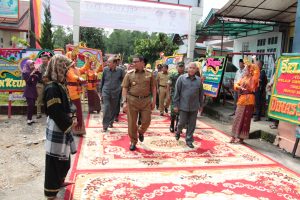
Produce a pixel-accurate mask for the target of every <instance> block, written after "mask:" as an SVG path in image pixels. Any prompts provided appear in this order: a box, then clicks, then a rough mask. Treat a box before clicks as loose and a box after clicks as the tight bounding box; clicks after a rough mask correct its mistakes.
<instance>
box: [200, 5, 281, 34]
mask: <svg viewBox="0 0 300 200" xmlns="http://www.w3.org/2000/svg"><path fill="white" fill-rule="evenodd" d="M216 12H217V10H216V9H212V10H211V11H210V13H209V14H208V16H207V18H206V19H205V21H204V23H203V26H202V27H201V28H200V29H198V30H197V35H209V36H222V35H223V36H231V37H232V38H241V37H247V36H251V35H257V34H261V33H267V32H271V31H274V26H277V24H276V23H275V22H267V21H258V20H249V19H240V18H230V17H222V16H218V15H217V14H216Z"/></svg>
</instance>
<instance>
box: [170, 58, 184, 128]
mask: <svg viewBox="0 0 300 200" xmlns="http://www.w3.org/2000/svg"><path fill="white" fill-rule="evenodd" d="M183 73H184V63H183V62H180V63H178V64H177V72H174V73H171V74H170V75H169V80H168V84H167V91H168V98H169V99H170V100H169V101H170V102H171V124H170V131H171V132H172V133H174V131H177V124H178V113H175V112H174V95H175V85H176V81H177V79H178V78H179V76H181V75H182V74H183ZM175 121H176V124H175ZM174 126H175V127H174Z"/></svg>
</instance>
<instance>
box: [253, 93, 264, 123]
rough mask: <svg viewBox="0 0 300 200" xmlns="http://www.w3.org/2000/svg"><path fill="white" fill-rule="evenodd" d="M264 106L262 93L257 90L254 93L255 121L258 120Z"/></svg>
mask: <svg viewBox="0 0 300 200" xmlns="http://www.w3.org/2000/svg"><path fill="white" fill-rule="evenodd" d="M264 106H265V97H264V92H263V91H262V90H258V91H256V92H255V112H256V116H255V118H256V119H260V117H261V115H262V111H263V108H264Z"/></svg>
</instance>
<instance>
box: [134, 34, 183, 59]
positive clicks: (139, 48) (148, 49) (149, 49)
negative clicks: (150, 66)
mask: <svg viewBox="0 0 300 200" xmlns="http://www.w3.org/2000/svg"><path fill="white" fill-rule="evenodd" d="M176 49H178V46H177V45H175V44H173V42H172V40H171V38H170V37H169V36H168V35H166V34H163V33H159V34H156V33H153V34H152V35H151V36H150V38H148V39H139V40H136V42H135V44H134V51H135V53H136V54H139V55H142V56H144V57H145V58H147V59H148V60H149V63H154V62H155V60H157V59H159V53H160V52H164V54H165V55H166V56H170V55H173V54H174V51H175V50H176Z"/></svg>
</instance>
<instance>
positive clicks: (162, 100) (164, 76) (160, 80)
mask: <svg viewBox="0 0 300 200" xmlns="http://www.w3.org/2000/svg"><path fill="white" fill-rule="evenodd" d="M168 80H169V74H168V65H166V64H164V65H163V66H162V71H161V72H159V73H158V75H157V85H158V94H159V111H160V115H161V116H163V115H164V111H166V113H167V112H168V107H169V102H168V98H167V85H168Z"/></svg>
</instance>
